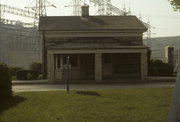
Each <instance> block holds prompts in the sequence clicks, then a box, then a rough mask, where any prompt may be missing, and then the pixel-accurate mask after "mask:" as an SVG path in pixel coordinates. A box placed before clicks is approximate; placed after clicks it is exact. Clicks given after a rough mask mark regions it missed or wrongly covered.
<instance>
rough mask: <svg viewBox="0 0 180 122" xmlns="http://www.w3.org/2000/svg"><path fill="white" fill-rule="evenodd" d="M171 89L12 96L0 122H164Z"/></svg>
mask: <svg viewBox="0 0 180 122" xmlns="http://www.w3.org/2000/svg"><path fill="white" fill-rule="evenodd" d="M172 90H173V89H171V88H160V89H158V88H147V89H143V88H142V89H114V90H113V89H112V90H92V91H83V90H80V91H70V94H67V93H66V92H65V91H47V92H21V93H15V96H14V98H13V100H12V101H10V102H6V103H5V104H3V105H2V104H0V122H1V121H2V122H58V121H59V122H165V121H166V120H167V115H168V110H169V105H170V102H171V96H172Z"/></svg>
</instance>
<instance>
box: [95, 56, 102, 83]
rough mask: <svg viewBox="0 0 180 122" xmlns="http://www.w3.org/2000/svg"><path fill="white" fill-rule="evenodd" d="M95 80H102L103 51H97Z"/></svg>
mask: <svg viewBox="0 0 180 122" xmlns="http://www.w3.org/2000/svg"><path fill="white" fill-rule="evenodd" d="M95 80H96V82H101V81H102V53H95Z"/></svg>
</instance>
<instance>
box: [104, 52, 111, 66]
mask: <svg viewBox="0 0 180 122" xmlns="http://www.w3.org/2000/svg"><path fill="white" fill-rule="evenodd" d="M103 62H104V63H105V64H110V63H111V54H104V55H103Z"/></svg>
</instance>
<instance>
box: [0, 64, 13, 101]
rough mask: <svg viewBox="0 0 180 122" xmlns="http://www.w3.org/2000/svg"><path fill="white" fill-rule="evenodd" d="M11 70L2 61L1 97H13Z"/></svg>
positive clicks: (0, 73)
mask: <svg viewBox="0 0 180 122" xmlns="http://www.w3.org/2000/svg"><path fill="white" fill-rule="evenodd" d="M11 81H12V80H11V71H10V69H9V68H8V67H7V65H6V64H3V63H0V99H2V100H6V99H9V98H11V97H12V84H11Z"/></svg>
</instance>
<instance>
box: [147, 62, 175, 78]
mask: <svg viewBox="0 0 180 122" xmlns="http://www.w3.org/2000/svg"><path fill="white" fill-rule="evenodd" d="M149 75H150V76H172V75H173V66H171V65H169V64H167V63H163V62H162V61H161V60H151V61H150V63H149Z"/></svg>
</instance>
